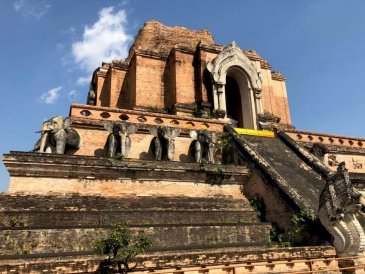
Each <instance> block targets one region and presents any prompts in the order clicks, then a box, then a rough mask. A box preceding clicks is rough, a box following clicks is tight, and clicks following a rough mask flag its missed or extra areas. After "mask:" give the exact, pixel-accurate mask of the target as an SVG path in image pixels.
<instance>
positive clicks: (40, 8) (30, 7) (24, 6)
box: [13, 0, 51, 20]
mask: <svg viewBox="0 0 365 274" xmlns="http://www.w3.org/2000/svg"><path fill="white" fill-rule="evenodd" d="M13 6H14V9H15V11H16V12H19V13H20V14H21V15H22V16H24V17H35V18H37V19H38V20H39V19H41V18H42V17H43V16H44V15H45V14H46V13H47V12H48V10H49V9H50V8H51V5H50V4H49V2H46V1H44V0H43V1H41V0H38V1H34V0H33V1H32V0H17V1H15V2H14V4H13Z"/></svg>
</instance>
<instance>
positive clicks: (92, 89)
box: [86, 82, 96, 106]
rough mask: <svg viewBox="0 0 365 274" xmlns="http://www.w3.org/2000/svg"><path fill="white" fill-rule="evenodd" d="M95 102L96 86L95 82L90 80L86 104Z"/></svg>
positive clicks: (93, 104)
mask: <svg viewBox="0 0 365 274" xmlns="http://www.w3.org/2000/svg"><path fill="white" fill-rule="evenodd" d="M95 103H96V92H95V87H94V84H93V82H90V87H89V92H88V94H87V100H86V104H87V105H92V106H95Z"/></svg>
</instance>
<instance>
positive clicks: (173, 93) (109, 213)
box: [0, 21, 365, 273]
mask: <svg viewBox="0 0 365 274" xmlns="http://www.w3.org/2000/svg"><path fill="white" fill-rule="evenodd" d="M285 80H286V79H285V77H284V76H283V75H282V74H281V73H279V72H274V71H273V67H272V66H271V65H270V64H269V63H268V61H266V60H265V59H263V58H262V57H261V56H260V55H259V54H258V53H257V52H255V51H254V50H245V49H242V48H240V46H239V45H237V44H236V43H235V42H232V43H231V44H229V45H218V44H216V43H215V41H214V39H213V37H212V35H211V34H210V33H209V32H208V31H206V30H198V31H196V30H188V29H186V28H183V27H168V26H164V25H162V24H161V23H159V22H156V21H148V22H147V23H145V24H144V26H143V27H142V28H141V29H140V31H139V32H138V34H137V36H136V38H135V40H134V43H133V44H132V46H131V48H130V51H129V55H128V57H127V58H126V59H125V60H114V61H112V62H111V63H102V64H101V66H100V67H98V68H96V69H95V71H94V72H93V74H92V76H91V80H90V86H89V90H88V91H87V92H85V97H86V98H87V103H86V104H72V105H71V107H70V112H69V117H61V116H58V117H53V118H50V119H49V120H47V121H46V122H44V123H43V125H42V126H41V131H40V138H39V141H38V142H37V143H36V144H35V146H34V148H30V149H29V150H30V152H10V153H8V154H4V156H3V162H4V164H5V166H6V168H7V170H8V172H9V174H10V186H9V190H8V191H7V192H5V193H3V194H2V195H1V196H0V205H1V207H0V208H1V212H0V228H1V234H0V239H1V245H0V272H2V273H8V272H14V273H39V272H50V273H92V272H95V271H97V269H98V267H99V263H100V261H101V260H102V259H103V258H101V257H100V255H97V254H95V252H94V251H93V250H92V244H91V243H92V242H93V241H95V240H96V239H97V238H98V237H100V236H102V235H105V234H106V233H107V232H108V231H109V230H110V228H111V227H112V226H113V225H115V224H119V223H122V222H123V223H128V225H129V227H130V228H131V229H132V230H133V231H134V232H135V233H138V231H142V230H143V231H144V232H145V233H146V235H148V237H149V238H150V239H151V242H152V246H151V249H150V250H149V251H148V252H146V253H144V254H141V255H139V257H138V261H139V264H138V266H137V267H136V268H135V269H134V271H136V272H149V271H155V272H163V273H175V272H177V271H178V272H179V273H180V272H186V273H188V272H194V271H195V272H196V271H204V272H216V273H227V271H235V272H240V273H291V272H293V273H318V272H319V271H321V273H342V269H344V270H345V269H352V270H351V271H356V272H353V273H363V272H361V271H364V265H363V263H362V262H363V260H364V257H363V256H365V255H364V248H365V234H364V230H363V227H364V225H365V219H364V216H363V203H364V202H363V194H364V182H365V172H364V170H363V168H364V169H365V166H364V167H363V161H365V158H364V157H365V156H364V155H365V149H364V148H363V143H365V139H361V138H351V137H346V136H335V135H330V134H321V133H314V132H303V131H300V130H296V129H295V127H294V126H293V124H292V121H291V118H290V111H289V105H288V98H287V91H286V85H285ZM364 164H365V163H364ZM306 271H307V272H306ZM308 271H309V272H308ZM310 271H312V272H310Z"/></svg>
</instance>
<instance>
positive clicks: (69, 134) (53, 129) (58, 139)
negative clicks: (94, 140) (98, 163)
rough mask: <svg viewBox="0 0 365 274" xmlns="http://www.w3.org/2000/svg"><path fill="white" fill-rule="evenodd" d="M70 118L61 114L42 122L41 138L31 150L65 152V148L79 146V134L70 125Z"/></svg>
mask: <svg viewBox="0 0 365 274" xmlns="http://www.w3.org/2000/svg"><path fill="white" fill-rule="evenodd" d="M71 124H72V119H71V118H70V117H66V118H65V119H63V118H62V117H61V116H56V117H53V118H51V119H49V120H47V121H45V122H44V123H43V126H42V130H41V131H40V133H41V138H40V139H39V140H38V141H37V143H36V144H35V146H34V149H33V151H36V152H41V153H56V154H65V149H66V148H67V147H70V148H76V149H78V148H80V135H79V133H78V132H77V131H76V130H75V129H74V128H72V127H71Z"/></svg>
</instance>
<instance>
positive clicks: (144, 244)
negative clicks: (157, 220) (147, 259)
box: [93, 223, 151, 273]
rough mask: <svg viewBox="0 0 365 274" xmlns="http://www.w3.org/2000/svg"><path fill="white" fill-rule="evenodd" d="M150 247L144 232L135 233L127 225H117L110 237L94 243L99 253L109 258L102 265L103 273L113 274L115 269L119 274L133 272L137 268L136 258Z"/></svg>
mask: <svg viewBox="0 0 365 274" xmlns="http://www.w3.org/2000/svg"><path fill="white" fill-rule="evenodd" d="M150 247H151V240H150V238H149V237H148V236H147V235H146V234H145V233H144V232H143V231H142V232H139V233H133V232H132V231H131V230H130V228H129V227H128V226H127V224H126V223H122V224H118V225H115V226H114V227H113V229H112V231H111V232H110V234H109V235H107V236H106V237H104V238H101V239H98V240H96V241H95V242H94V243H93V249H94V250H95V251H96V252H97V253H99V254H101V255H107V256H108V259H106V260H103V261H102V262H101V264H100V269H99V270H100V272H101V273H112V271H113V269H115V267H117V269H118V272H119V273H127V272H129V271H131V270H132V269H134V268H135V267H136V266H137V261H136V256H137V255H138V254H140V253H142V252H145V251H147V250H149V249H150ZM131 265H132V266H131Z"/></svg>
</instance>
